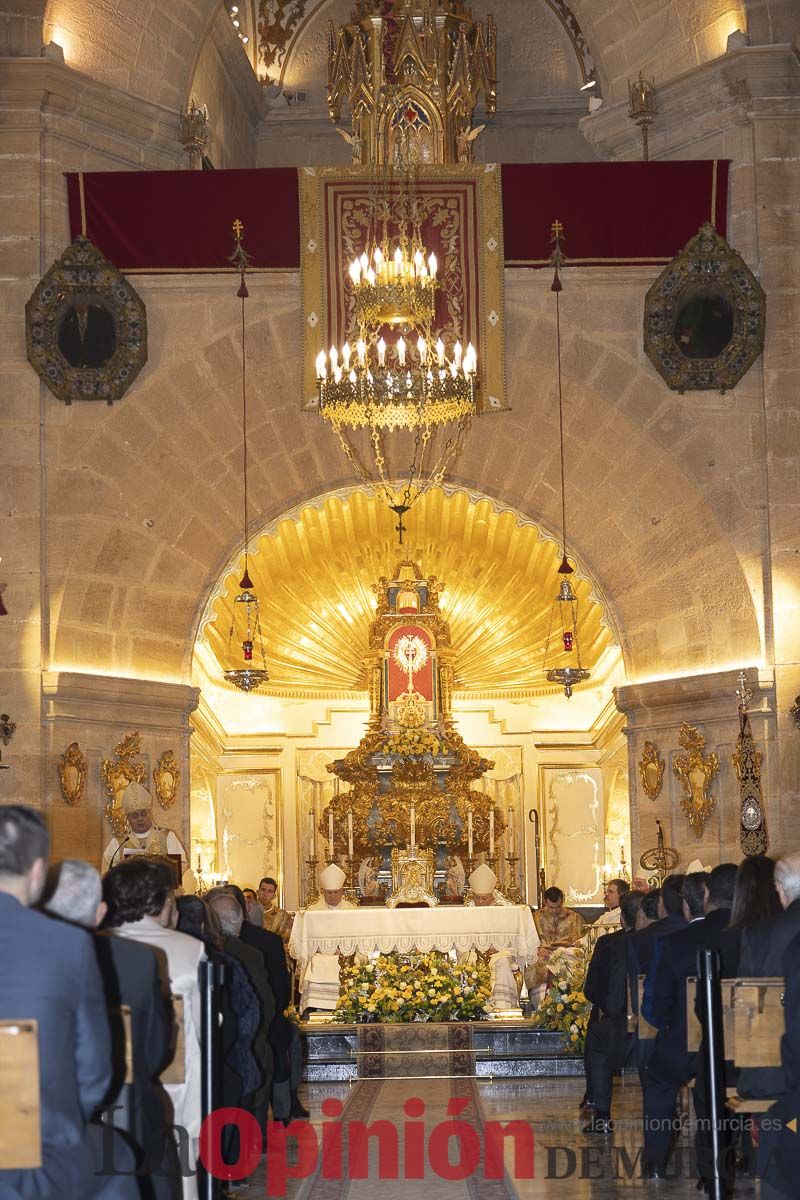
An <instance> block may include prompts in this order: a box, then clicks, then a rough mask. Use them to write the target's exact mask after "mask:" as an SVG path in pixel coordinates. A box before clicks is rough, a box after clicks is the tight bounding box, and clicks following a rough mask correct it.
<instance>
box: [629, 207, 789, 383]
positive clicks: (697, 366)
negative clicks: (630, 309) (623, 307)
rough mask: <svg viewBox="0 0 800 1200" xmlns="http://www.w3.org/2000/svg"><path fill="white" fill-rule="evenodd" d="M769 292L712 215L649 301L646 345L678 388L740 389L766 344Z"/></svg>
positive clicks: (650, 293)
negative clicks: (739, 386) (741, 381)
mask: <svg viewBox="0 0 800 1200" xmlns="http://www.w3.org/2000/svg"><path fill="white" fill-rule="evenodd" d="M766 313H767V298H766V295H765V293H764V289H763V288H762V287H761V284H760V283H759V282H758V280H757V279H756V277H755V275H754V274H753V272H752V271H751V270H750V268H749V267H748V265H747V263H746V262H745V261H744V259H743V258H742V256H741V254H739V253H738V252H737V251H736V250H734V249H733V248H732V247H731V246H729V245H728V243H727V242H726V241H725V238H724V237H721V236H720V235H719V234H718V233H717V231H716V230H715V229H714V227H713V225H711V224H710V223H709V222H706V223H705V225H703V226H702V228H701V229H700V230H699V232H698V233H697V234H696V235H695V236H694V237H693V238H692V239H691V240H690V241H689V242H687V244H686V245H685V246H684V248H683V250H681V251H680V253H679V254H676V256H675V258H673V260H672V262H671V263H669V264H668V265H667V266H666V267H665V268H664V270H663V271H662V272H661V274H660V275H659V277H658V279H657V280H656V281H655V283H654V284H653V285H652V287H651V288H650V290H649V291H648V293H647V295H646V296H645V301H644V350H645V353H646V355H647V357H648V358H649V359H650V361H651V363H652V364H653V366H654V367H655V369H656V370H657V371H658V373H659V375H660V376H661V378H662V379H663V380H664V382H665V383H666V384H667V386H668V387H670V388H672V390H673V391H676V392H687V391H719V392H726V391H729V390H730V389H731V388H734V387H735V386H736V384H737V383H738V382H739V380H740V379H741V378H742V377H743V376H744V375H745V374H746V373H747V372H748V371H749V370H750V367H751V366H752V365H753V363H754V362H755V361H756V359H757V358H758V357H759V355H760V354H761V352H762V351H763V349H764V330H765V325H766Z"/></svg>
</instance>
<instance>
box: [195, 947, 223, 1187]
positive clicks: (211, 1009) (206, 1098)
mask: <svg viewBox="0 0 800 1200" xmlns="http://www.w3.org/2000/svg"><path fill="white" fill-rule="evenodd" d="M224 982H225V968H224V966H223V965H222V963H214V962H209V961H205V962H202V963H201V964H200V1002H201V1021H200V1030H201V1033H200V1038H201V1052H202V1077H201V1082H200V1104H201V1109H202V1115H203V1120H205V1119H206V1117H207V1116H208V1114H209V1113H211V1112H213V1111H214V1109H215V1108H216V1107H218V1098H219V1085H220V1079H221V1075H220V1028H219V1010H220V1002H219V989H220V988H221V987H222V985H223V983H224ZM197 1185H198V1194H199V1198H200V1200H217V1197H218V1196H219V1181H218V1180H216V1179H214V1177H213V1175H209V1174H208V1173H207V1171H205V1170H204V1169H203V1167H202V1166H199V1165H198V1169H197Z"/></svg>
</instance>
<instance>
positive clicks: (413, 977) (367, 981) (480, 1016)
mask: <svg viewBox="0 0 800 1200" xmlns="http://www.w3.org/2000/svg"><path fill="white" fill-rule="evenodd" d="M426 985H427V986H426ZM490 996H491V978H490V972H489V967H488V966H487V965H486V964H483V963H479V964H478V965H477V966H459V965H458V964H457V963H453V962H451V961H450V959H449V958H447V956H446V955H444V954H440V953H439V952H438V951H436V950H432V951H431V952H430V953H428V954H424V955H421V956H420V957H419V958H416V959H415V960H414V961H409V960H408V959H400V958H399V956H398V955H397V954H383V955H380V957H378V958H377V959H375V960H374V961H373V962H370V963H358V964H355V965H354V966H351V967H346V968H344V969H343V970H342V972H341V990H340V995H339V1004H338V1007H337V1009H336V1011H335V1012H334V1014H333V1019H334V1021H339V1022H342V1023H348V1024H349V1023H351V1022H354V1021H355V1022H358V1021H363V1020H370V1021H381V1022H385V1023H395V1022H406V1021H482V1020H485V1018H486V1016H487V1012H488V1001H489V998H490Z"/></svg>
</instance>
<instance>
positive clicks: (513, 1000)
mask: <svg viewBox="0 0 800 1200" xmlns="http://www.w3.org/2000/svg"><path fill="white" fill-rule="evenodd" d="M493 905H499V906H500V907H511V901H510V900H507V899H506V898H505V896H504V895H503V894H502V893H501V892H498V891H497V890H496V889H495V891H494V893H493V894H492V904H491V905H486V907H487V908H490V907H492V906H493ZM465 907H466V908H476V907H478V906H477V905H476V904H475V901H474V900H468V901H467V903H466V906H465ZM468 957H469V958H470V960H471V961H472V962H475V961H476V960H477V955H476V954H475V951H474V950H471V951H470V952H469V956H468ZM513 963H514V956H513V954H512V953H511V951H510V950H496V951H495V952H494V954H491V955H490V956H489V970H490V971H491V979H492V997H491V1000H490V1001H489V1003H490V1005H491V1007H492V1008H519V989H518V988H517V981H516V979H515V978H514V969H513Z"/></svg>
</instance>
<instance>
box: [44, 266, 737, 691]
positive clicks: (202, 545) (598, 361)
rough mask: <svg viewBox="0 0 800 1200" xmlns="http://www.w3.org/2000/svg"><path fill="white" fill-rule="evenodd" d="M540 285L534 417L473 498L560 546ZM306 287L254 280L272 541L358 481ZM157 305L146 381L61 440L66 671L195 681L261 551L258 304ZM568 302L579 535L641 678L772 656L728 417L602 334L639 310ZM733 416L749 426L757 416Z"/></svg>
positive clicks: (497, 442)
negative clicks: (220, 590)
mask: <svg viewBox="0 0 800 1200" xmlns="http://www.w3.org/2000/svg"><path fill="white" fill-rule="evenodd" d="M524 274H525V276H527V277H526V278H522V275H523V273H521V272H520V273H519V278H516V279H515V280H514V281H513V282H512V283H511V284H510V285H508V286H507V304H506V311H507V319H508V344H509V346H513V347H514V349H515V353H514V356H513V357H512V358H510V360H509V363H508V377H509V391H510V396H511V400H512V405H513V408H512V411H511V412H509V413H505V414H498V415H491V416H487V417H485V418H482V424H481V436H480V438H477V437H473V438H471V439H470V440H468V442H467V446H466V449H465V452H464V454H463V456H462V458H461V460H460V462H459V463H458V465H457V470H456V471H455V472H454V473H453V476H452V479H451V482H452V483H453V484H454V485H461V486H463V487H465V488H467V489H468V490H471V491H473V492H476V493H480V494H482V495H485V496H487V497H489V498H490V499H493V500H496V501H498V502H499V503H504V504H508V505H510V506H511V507H513V508H515V509H517V510H518V511H520V512H521V513H524V514H525V515H527V516H529V517H530V518H531V520H533V521H534V522H536V523H537V524H538V523H541V524H542V525H543V526H544V527H546V528H550V529H554V530H558V528H559V526H560V518H559V500H558V469H557V468H558V456H557V417H556V409H555V403H554V401H555V396H554V390H553V389H554V370H553V366H554V363H553V330H552V321H551V316H552V314H551V311H550V309H549V308H548V304H549V302H550V293H549V290H548V288H547V286H546V281H544V280H543V275H540V274H539V273H535V272H530V273H524ZM611 286H612V287H613V286H615V285H611ZM226 289H227V290H226ZM296 289H297V283H296V280H294V279H291V278H287V279H284V280H283V281H279V280H276V279H274V278H270V277H265V276H254V277H253V278H252V280H251V282H250V290H251V297H252V299H251V301H250V302H249V303H250V310H249V315H250V317H251V319H250V321H249V324H248V345H249V347H250V348H251V349H250V350H249V378H250V379H251V380H252V391H251V413H252V419H251V439H250V462H251V496H252V497H253V501H254V507H253V514H254V515H253V527H254V528H255V527H256V526H258V525H261V524H262V523H264V522H266V521H268V520H269V519H271V518H272V517H276V516H278V515H279V514H280V513H282V512H285V511H286V510H287V509H290V508H292V507H293V506H294V505H296V504H299V503H302V502H304V501H305V500H307V499H309V498H311V497H313V496H316V495H319V494H320V493H322V492H325V491H331V490H334V489H336V488H338V487H344V486H348V485H350V484H352V483H355V482H357V481H356V480H355V479H354V478H353V477H352V473H351V471H350V469H349V467H348V464H347V463H346V460H345V459H344V457H343V456H342V454H341V452H340V451H339V449H338V447H337V445H336V443H335V440H334V439H333V438H332V437H331V436H330V433H329V431H328V430H327V429H326V428H323V426H322V422H320V421H319V419H318V418H317V417H316V415H314V414H307V413H302V412H301V411H300V405H299V393H298V389H297V380H298V379H299V378H300V367H301V364H300V354H299V348H298V345H299V339H298V320H299V318H298V309H297V303H298V298H297V292H296ZM141 291H142V293H143V294H144V295H145V298H146V302H147V304H148V311H149V313H150V314H151V317H152V318H153V319H152V321H151V328H152V329H153V331H154V336H153V339H152V343H151V358H150V363H149V365H148V367H147V369H146V371H145V372H144V373H143V375H142V380H141V383H137V386H136V387H135V389H133V390H132V391H131V393H129V395H128V396H127V397H126V398H125V400H124V402H122V403H121V404H119V405H117V406H115V407H114V408H111V409H108V410H104V411H103V412H102V413H101V412H98V411H96V410H95V409H94V408H92V410H91V413H90V414H88V415H87V414H86V411H85V408H84V409H80V408H79V407H77V406H76V407H75V409H74V410H67V412H66V413H63V410H59V417H58V418H56V417H54V419H53V421H52V423H51V424H50V426H49V428H48V439H49V445H50V453H51V455H52V456H53V457H52V461H53V463H54V469H53V470H52V472H51V474H50V487H51V494H50V501H49V504H48V513H49V517H48V531H47V536H48V546H49V550H48V556H49V559H50V561H51V564H52V569H51V573H50V574H51V583H52V591H51V596H52V607H51V612H50V627H51V638H52V640H51V644H52V646H53V654H52V661H51V663H50V666H51V667H53V668H59V669H68V668H71V669H80V670H100V671H106V672H112V673H118V674H120V675H126V674H132V673H133V674H136V673H140V674H145V675H150V676H154V677H156V678H167V679H184V680H185V679H187V678H188V676H189V671H190V660H191V652H192V645H193V639H194V632H195V625H196V620H197V609H198V604H199V603H200V600H201V598H202V597H204V596H205V595H207V594H208V592H209V591H210V590H211V588H212V587H213V586H214V584H215V582H216V580H217V578H218V576H219V573H220V571H221V570H222V568H223V566H224V564H225V563H226V562H227V561H228V559H229V557H230V555H231V553H232V551H233V549H234V548H235V546H236V545H237V543H238V541H239V540H240V538H241V515H240V514H241V507H240V505H241V499H240V476H239V471H240V456H241V441H240V439H241V427H240V418H239V411H240V410H239V402H238V400H237V387H238V381H239V373H240V361H239V354H238V342H237V334H236V300H235V297H234V296H233V295H229V292H230V280H229V279H227V278H224V277H221V278H220V280H219V281H218V282H217V283H215V284H213V285H210V286H209V288H207V289H206V290H204V291H203V292H202V293H201V294H199V295H198V294H197V291H196V287H195V284H194V283H193V282H192V283H185V282H182V283H180V284H179V283H176V282H174V281H169V280H164V281H158V280H153V281H150V282H149V283H148V284H147V285H146V286H145V285H144V284H143V285H142V287H141ZM566 297H567V293H566V292H565V302H564V308H563V310H562V311H563V329H564V334H565V347H564V364H565V379H566V380H567V381H568V390H567V397H566V398H567V409H566V429H567V459H568V477H569V478H570V481H571V482H570V490H569V510H568V520H569V529H570V537H569V541H570V546H571V549H572V551H573V553H574V554H575V555H576V556H577V558H578V560H579V562H581V563H582V564H583V565H584V567H585V569H586V571H587V573H588V574H589V575H590V576H591V577H592V578H594V579H596V580H597V582H598V586H599V587H600V588H601V590H602V593H603V595H604V596H605V597H606V598H607V600H608V602H609V603H610V605H611V607H612V610H613V612H614V614H615V618H616V622H617V626H618V630H619V635H620V640H621V644H622V649H623V655H624V659H625V665H626V671H627V674H628V677H629V678H630V679H640V678H643V677H647V676H652V675H654V674H669V673H680V672H690V671H703V670H712V669H719V668H720V667H721V666H722V665H723V664H727V663H729V662H730V661H731V660H735V661H738V662H745V661H746V662H751V663H752V662H757V661H759V660H760V659H761V649H760V641H759V625H758V619H757V612H756V608H755V606H754V601H753V596H752V595H751V592H750V588H749V587H748V579H747V576H746V573H745V570H744V565H745V564H746V562H747V560H748V556H752V557H755V551H754V549H753V539H754V538H755V537H757V536H760V533H759V531H758V529H756V527H755V524H754V522H756V520H757V518H756V516H755V515H754V514H756V513H757V510H758V505H759V503H760V500H759V497H758V496H755V498H754V499H753V502H752V506H751V507H752V512H751V511H750V510H749V509H745V508H744V507H743V506H742V505H741V504H739V507H735V506H734V505H733V501H732V500H731V499H730V498H729V497H727V496H726V493H724V492H721V491H720V489H719V484H718V482H717V480H716V478H715V477H714V471H715V470H716V469H717V468H716V467H715V468H713V469H712V468H710V467H706V466H705V460H706V459H708V460H709V461H711V460H710V459H709V456H710V455H715V456H716V458H715V459H714V461H715V462H716V463H717V464H718V466H719V467H720V468H722V467H724V466H725V465H726V463H727V462H728V461H729V459H728V458H726V455H728V456H730V454H731V451H730V447H729V446H728V448H727V449H726V440H725V438H726V434H725V433H723V432H720V431H719V426H720V417H719V414H718V412H717V411H715V410H712V411H710V412H709V413H708V414H707V415H706V416H705V417H704V416H703V414H702V413H701V412H699V411H698V410H697V409H696V408H695V409H694V410H690V409H682V408H681V404H684V403H685V404H689V403H691V404H692V405H695V406H696V405H697V401H696V398H694V397H693V398H690V400H688V401H687V400H685V399H684V398H679V397H675V396H673V395H672V393H668V392H666V389H665V388H664V387H663V385H662V384H661V383H660V381H658V380H657V379H656V377H655V376H654V374H653V372H652V371H651V369H650V368H649V364H647V363H644V362H640V361H639V357H638V356H639V353H640V351H639V350H638V349H636V347H635V346H634V347H633V348H631V347H630V346H629V345H628V344H627V343H626V341H625V339H624V337H622V338H617V339H615V336H614V334H613V332H612V333H609V332H607V331H606V330H604V329H599V330H596V331H595V333H594V335H589V334H588V333H587V332H586V331H587V329H589V328H591V325H590V323H589V316H588V314H589V313H590V312H591V309H592V305H594V306H595V307H596V308H598V309H600V310H602V320H606V319H608V320H610V321H611V322H614V321H615V320H620V321H622V320H623V316H624V313H622V312H621V311H620V310H616V311H615V310H613V308H611V309H609V305H608V304H606V303H605V302H604V300H603V298H602V297H599V296H598V295H597V294H594V295H589V296H588V297H586V298H581V296H580V295H579V294H578V293H577V291H575V292H574V299H573V300H572V301H569V300H568V299H567V298H566ZM634 301H635V303H636V304H637V305H638V302H639V298H638V297H634V298H632V300H631V303H632V304H633V303H634ZM607 310H608V311H607ZM632 311H635V309H632ZM594 321H595V325H596V323H597V316H596V315H595V316H594ZM626 323H628V322H626ZM177 346H180V351H179V352H178V351H176V347H177ZM725 403H727V404H728V405H729V410H728V415H727V417H726V422H727V424H728V425H731V424H735V422H736V421H738V420H739V419H742V420H743V421H745V422H747V421H748V420H749V417H748V416H747V414H746V413H745V414H743V415H742V417H741V418H740V416H739V414H738V413H737V412H736V410H735V408H734V407H733V405H732V404H731V402H730V399H728V400H726V401H725ZM742 403H743V404H744V403H745V402H744V400H743V402H742ZM745 406H746V405H745ZM54 407H55V402H54ZM687 412H692V414H693V421H692V422H688V421H687V420H686V413H687ZM89 416H90V417H91V420H89V419H88V418H89ZM744 427H745V428H747V427H749V426H744ZM695 438H697V439H699V440H700V441H701V443H702V444H701V446H700V452H701V453H700V455H699V457H698V454H697V453H696V452H695V449H694V440H695ZM715 439H716V440H715ZM753 453H754V459H753V462H752V463H750V464H748V468H749V470H750V471H751V472H756V471H757V470H758V462H757V461H756V458H757V456H756V452H755V451H754V452H753ZM731 469H732V468H731ZM707 475H710V476H711V479H710V481H709V479H707V478H706V476H707ZM759 528H760V527H759ZM76 530H77V531H78V534H77V537H76Z"/></svg>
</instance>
